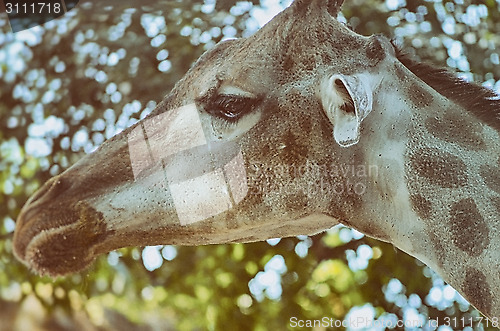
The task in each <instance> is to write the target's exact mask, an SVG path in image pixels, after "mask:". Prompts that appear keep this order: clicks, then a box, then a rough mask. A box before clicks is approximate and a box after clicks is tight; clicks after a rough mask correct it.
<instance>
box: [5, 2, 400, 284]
mask: <svg viewBox="0 0 500 331" xmlns="http://www.w3.org/2000/svg"><path fill="white" fill-rule="evenodd" d="M336 3H337V2H335V1H331V2H330V4H329V5H328V4H324V5H322V6H320V5H319V4H317V3H316V2H314V3H312V4H311V5H310V6H308V4H307V3H306V2H305V1H297V2H295V3H294V4H293V5H292V6H291V7H290V8H288V9H287V10H285V11H284V12H283V13H281V14H280V15H278V16H277V17H276V18H275V19H274V20H273V21H271V22H270V23H269V24H268V25H266V26H265V27H264V28H263V29H261V30H260V31H259V32H257V33H256V34H255V35H253V36H251V37H249V38H247V39H241V40H232V41H226V42H223V43H221V44H219V45H217V46H216V47H215V48H214V49H213V50H210V51H208V52H207V53H206V54H204V55H203V56H202V57H201V58H200V59H199V60H198V62H197V63H196V64H195V65H194V66H193V68H192V69H190V71H189V72H188V73H187V74H186V76H185V77H184V78H183V79H182V80H181V81H180V82H179V83H178V84H177V85H176V87H175V88H174V90H173V91H172V92H171V93H170V94H169V95H168V96H167V97H166V98H165V99H164V101H163V102H162V103H160V104H159V105H158V107H157V109H156V110H155V111H154V112H153V113H152V114H151V115H150V116H149V117H147V118H145V119H144V120H143V121H141V122H139V123H138V124H136V125H135V126H133V127H131V128H129V129H127V130H125V131H124V132H122V133H121V134H119V135H117V136H115V137H113V138H112V139H110V140H109V141H107V142H105V143H104V144H103V145H102V146H101V147H100V148H99V149H98V151H96V152H94V153H93V154H90V155H88V156H86V157H85V158H83V159H82V160H81V161H79V162H78V163H77V164H75V165H74V166H73V167H71V168H70V169H68V170H67V171H66V172H64V173H63V174H61V175H59V176H57V177H55V178H53V179H51V180H50V181H48V182H47V183H46V184H45V185H44V186H43V187H42V188H41V189H40V191H39V192H37V193H36V194H35V195H34V196H33V197H32V198H30V200H29V201H28V203H27V204H26V205H25V206H24V208H23V210H22V212H21V214H20V216H19V219H18V222H17V228H16V232H15V236H14V250H15V254H16V255H17V257H18V258H19V259H20V260H22V261H23V262H24V263H26V264H27V265H28V266H29V267H31V268H32V269H34V270H35V271H37V272H38V273H41V274H48V275H52V276H57V275H63V274H67V273H71V272H75V271H78V270H81V269H83V268H85V267H86V266H88V265H89V264H90V263H91V262H92V260H93V259H94V258H95V257H96V256H97V255H99V254H101V253H105V252H109V251H110V250H113V249H117V248H120V247H124V246H144V245H155V244H182V245H199V244H210V243H225V242H248V241H257V240H265V239H269V238H274V237H285V236H293V235H299V234H312V233H316V232H319V231H322V230H324V229H327V228H330V227H331V226H333V225H335V224H336V223H337V222H338V220H343V219H345V217H346V214H347V213H348V212H349V211H350V210H352V209H354V208H356V203H358V202H359V201H360V199H359V197H358V196H357V195H359V194H360V193H358V192H353V183H350V182H349V178H348V177H349V176H353V175H354V172H355V171H359V169H358V170H356V169H354V168H353V169H351V168H349V167H350V166H351V165H353V162H357V163H359V162H358V161H360V160H356V157H357V155H358V156H359V155H360V154H359V153H353V150H351V149H350V148H353V147H355V146H356V145H357V144H358V142H359V141H360V140H361V139H362V138H363V137H362V134H361V133H362V129H363V127H362V126H363V123H364V120H365V119H366V118H368V117H370V114H371V113H372V112H373V111H374V109H373V108H374V107H375V105H376V104H377V102H378V101H377V98H378V96H377V93H378V90H379V89H380V86H381V82H382V78H381V76H380V72H383V71H384V70H385V69H386V68H388V67H389V66H391V65H393V63H394V61H395V59H394V51H393V49H392V46H391V44H390V43H389V41H388V40H387V39H385V38H383V37H380V36H373V37H364V36H360V35H357V34H355V33H354V32H352V31H350V30H349V29H347V28H346V27H344V26H343V25H342V24H341V23H339V22H337V21H336V20H335V18H334V17H333V16H332V15H336V8H337V4H336ZM308 17H315V19H314V20H310V19H308ZM305 24H306V25H307V29H306V28H304V25H305ZM359 50H362V51H361V52H360V51H359ZM353 54H356V56H355V57H353ZM346 147H349V148H346ZM351 173H352V174H351ZM354 189H356V188H355V187H354ZM313 220H314V221H313ZM372 228H376V226H374V225H372Z"/></svg>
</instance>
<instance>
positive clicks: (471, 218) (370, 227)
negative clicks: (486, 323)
mask: <svg viewBox="0 0 500 331" xmlns="http://www.w3.org/2000/svg"><path fill="white" fill-rule="evenodd" d="M404 83H405V84H409V86H408V89H407V90H409V91H411V93H412V94H411V95H409V96H408V99H407V100H402V99H401V97H400V95H399V97H398V95H397V93H398V92H397V91H396V89H394V88H393V87H392V88H391V87H390V86H389V89H387V95H388V96H387V97H385V98H384V99H379V101H378V102H379V103H381V105H380V107H381V109H384V112H381V113H379V114H374V116H373V117H372V119H371V121H370V122H369V123H367V127H366V128H365V131H367V132H368V133H367V135H369V136H370V137H369V138H368V139H366V141H365V142H364V145H363V147H357V149H356V150H355V153H354V155H357V158H358V159H360V160H361V159H362V160H363V162H364V163H365V164H370V165H376V167H377V169H378V171H377V173H376V174H375V175H371V176H369V177H368V178H367V179H366V191H365V192H364V194H363V195H360V196H358V197H356V198H357V199H358V202H357V207H355V208H353V209H352V213H351V216H352V217H351V219H350V220H348V221H347V222H346V223H348V224H349V225H350V223H351V222H352V223H355V224H356V228H358V229H359V230H360V231H363V232H364V233H367V234H369V235H372V236H374V237H376V238H379V239H381V240H384V241H389V242H391V243H393V244H394V245H395V246H397V247H399V248H401V249H402V250H404V251H406V252H407V253H409V254H411V255H413V256H415V257H417V258H419V259H420V260H422V261H423V262H425V263H426V264H427V265H429V266H430V267H431V268H433V269H434V270H436V271H437V272H438V273H439V274H440V275H441V276H442V277H443V278H444V279H445V280H446V281H447V282H448V283H449V284H450V285H452V286H453V287H454V288H456V289H457V290H459V291H461V293H463V294H464V296H465V297H466V298H467V299H468V300H469V301H470V302H471V303H472V304H473V305H474V306H476V308H478V309H480V310H481V311H483V312H484V313H485V314H487V315H489V316H496V317H498V316H500V295H499V294H497V293H499V291H500V277H499V273H498V270H500V256H499V255H500V232H499V231H498V229H499V228H500V135H499V132H498V131H497V130H495V129H493V128H492V127H490V126H488V125H486V124H485V123H483V122H482V121H480V120H478V119H477V118H476V117H475V116H474V115H473V114H471V113H470V112H469V111H467V110H465V109H463V108H462V107H460V106H458V105H457V104H455V103H453V102H452V101H450V100H448V99H446V98H445V97H443V96H442V95H440V94H438V93H437V92H436V91H434V90H433V89H431V88H429V87H428V86H426V85H423V84H416V83H415V81H413V83H411V82H410V80H408V79H407V80H406V81H405V82H404ZM390 89H392V90H393V92H389V90H390Z"/></svg>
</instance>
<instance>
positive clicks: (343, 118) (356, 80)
mask: <svg viewBox="0 0 500 331" xmlns="http://www.w3.org/2000/svg"><path fill="white" fill-rule="evenodd" d="M364 76H365V75H363V74H358V75H333V76H331V77H328V78H327V79H325V80H324V81H323V83H322V84H321V92H320V94H321V102H322V104H323V109H324V111H325V113H326V115H327V116H328V119H329V120H330V122H331V123H332V125H333V138H334V139H335V141H336V142H337V143H338V144H339V145H340V146H342V147H349V146H352V145H355V144H357V143H358V141H359V136H360V132H361V122H362V121H363V119H364V118H365V117H366V116H367V115H368V114H369V113H370V111H371V110H372V104H373V94H372V89H371V87H370V86H369V85H368V83H367V81H368V79H367V77H364Z"/></svg>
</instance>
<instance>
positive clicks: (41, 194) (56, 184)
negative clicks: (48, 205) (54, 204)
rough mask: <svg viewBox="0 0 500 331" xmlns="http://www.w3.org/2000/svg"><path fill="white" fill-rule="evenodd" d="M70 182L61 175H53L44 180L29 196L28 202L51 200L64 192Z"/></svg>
mask: <svg viewBox="0 0 500 331" xmlns="http://www.w3.org/2000/svg"><path fill="white" fill-rule="evenodd" d="M70 186H71V183H70V182H69V181H68V180H66V179H62V178H61V177H54V178H52V179H51V180H49V181H48V182H46V183H45V184H44V185H43V186H42V187H41V188H40V189H39V190H38V191H37V192H36V193H35V195H33V197H32V198H31V201H30V203H34V202H38V201H45V200H52V199H54V198H57V197H58V196H59V195H61V194H62V193H63V192H65V191H66V190H67V189H68V188H69V187H70Z"/></svg>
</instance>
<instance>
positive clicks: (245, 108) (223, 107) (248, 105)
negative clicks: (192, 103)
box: [204, 95, 258, 122]
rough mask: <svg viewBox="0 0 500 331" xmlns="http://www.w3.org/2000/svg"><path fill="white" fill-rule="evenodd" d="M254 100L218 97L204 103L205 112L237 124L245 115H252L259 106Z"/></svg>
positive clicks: (230, 96)
mask: <svg viewBox="0 0 500 331" xmlns="http://www.w3.org/2000/svg"><path fill="white" fill-rule="evenodd" d="M257 102H258V100H257V99H254V98H248V97H242V96H236V95H217V96H215V97H213V98H211V99H210V100H207V101H205V102H204V104H205V107H204V108H205V111H206V112H207V113H209V114H210V115H213V116H216V117H219V118H222V119H224V120H226V121H228V122H236V121H237V120H238V119H240V118H241V117H242V116H243V115H246V114H248V113H250V112H251V111H252V110H253V109H254V108H255V105H256V104H257Z"/></svg>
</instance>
